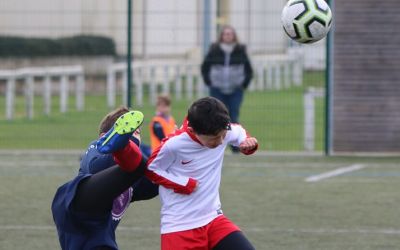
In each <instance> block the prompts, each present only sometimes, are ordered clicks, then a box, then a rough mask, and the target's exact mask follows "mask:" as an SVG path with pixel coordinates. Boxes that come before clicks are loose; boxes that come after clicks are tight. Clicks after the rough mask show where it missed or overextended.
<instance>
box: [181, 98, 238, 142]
mask: <svg viewBox="0 0 400 250" xmlns="http://www.w3.org/2000/svg"><path fill="white" fill-rule="evenodd" d="M187 120H188V129H189V131H190V132H192V133H194V134H195V135H196V137H197V138H198V139H199V141H200V142H201V143H202V144H203V145H204V146H206V147H209V148H215V147H218V146H219V145H220V144H222V141H223V139H224V138H225V135H226V132H227V130H229V129H230V118H229V113H228V110H227V109H226V107H225V105H224V104H223V103H222V102H221V101H219V100H217V99H215V98H213V97H204V98H201V99H199V100H197V101H195V102H194V103H193V104H192V105H191V106H190V108H189V110H188V115H187Z"/></svg>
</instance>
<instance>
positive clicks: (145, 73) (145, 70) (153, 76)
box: [107, 60, 205, 107]
mask: <svg viewBox="0 0 400 250" xmlns="http://www.w3.org/2000/svg"><path fill="white" fill-rule="evenodd" d="M132 74H133V85H134V93H135V96H134V99H135V103H136V105H142V104H143V95H144V91H143V90H144V88H143V87H144V85H148V88H149V101H150V103H151V104H155V101H156V98H157V94H158V87H159V86H161V92H162V93H164V94H170V92H171V83H173V84H174V90H175V91H174V92H175V98H176V99H181V98H183V96H182V93H185V94H186V98H188V99H192V98H193V95H194V93H193V92H194V87H196V94H197V96H199V97H200V96H203V95H204V90H205V88H204V84H203V82H202V79H201V77H200V65H199V63H193V62H188V61H182V60H164V61H163V60H160V61H157V62H155V61H151V62H150V61H139V62H133V63H132ZM118 78H121V79H122V81H121V82H122V83H126V82H127V68H126V64H125V63H117V64H113V65H111V66H110V67H109V68H108V70H107V103H108V106H109V107H114V106H115V102H116V100H115V97H116V92H117V90H116V89H117V88H116V85H117V79H118ZM195 81H196V82H197V84H195ZM183 84H184V85H185V91H183ZM121 89H122V93H126V92H127V84H121ZM122 96H123V100H122V102H123V104H124V105H126V104H127V100H126V97H127V95H126V94H124V95H122Z"/></svg>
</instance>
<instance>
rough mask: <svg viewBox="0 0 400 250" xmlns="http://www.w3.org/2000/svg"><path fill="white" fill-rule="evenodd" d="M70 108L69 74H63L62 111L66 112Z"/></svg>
mask: <svg viewBox="0 0 400 250" xmlns="http://www.w3.org/2000/svg"><path fill="white" fill-rule="evenodd" d="M67 110H68V76H67V75H65V74H64V75H62V76H61V82H60V112H61V113H65V112H67Z"/></svg>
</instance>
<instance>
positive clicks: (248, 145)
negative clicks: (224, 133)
mask: <svg viewBox="0 0 400 250" xmlns="http://www.w3.org/2000/svg"><path fill="white" fill-rule="evenodd" d="M257 148H258V142H257V139H256V138H255V137H248V138H246V139H245V140H244V141H243V142H242V143H241V144H240V145H239V149H240V152H242V153H243V154H252V153H254V151H256V149H257Z"/></svg>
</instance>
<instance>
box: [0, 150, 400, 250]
mask: <svg viewBox="0 0 400 250" xmlns="http://www.w3.org/2000/svg"><path fill="white" fill-rule="evenodd" d="M0 158H1V161H0V200H1V202H0V214H1V216H0V249H13V250H22V249H28V248H29V249H59V245H58V242H57V235H56V231H55V227H54V224H53V221H52V217H51V212H50V204H51V200H52V197H53V195H54V193H55V190H56V188H57V187H58V186H59V185H60V184H62V183H63V182H65V181H66V180H68V179H70V178H71V177H73V176H75V174H76V173H77V171H78V166H79V165H78V158H79V153H78V152H77V151H72V152H71V151H65V152H63V151H48V152H46V151H41V152H40V153H38V152H35V151H14V152H11V151H0ZM399 162H400V158H359V157H354V158H344V157H318V156H315V157H304V156H289V155H288V156H269V155H262V154H260V155H255V156H249V157H246V156H236V155H234V156H232V155H227V156H226V159H225V162H224V169H223V174H222V184H221V200H222V205H223V206H222V207H223V210H224V213H225V214H226V215H227V216H228V217H229V218H230V219H232V220H233V221H234V222H235V223H236V224H238V225H239V226H240V227H241V228H242V230H243V231H244V232H245V234H246V235H247V237H248V238H249V239H250V240H251V242H252V243H253V244H254V245H255V247H256V248H257V249H260V250H263V249H274V250H288V249H296V250H297V249H307V250H313V249H315V250H319V249H324V250H347V249H348V250H355V249H359V250H372V249H398V246H399V245H400V226H399V225H400V216H399V208H398V204H399V203H400V196H399V193H398V190H399V189H400V181H399V180H400V170H399V164H398V163H399ZM356 163H361V164H365V168H364V169H361V170H358V171H355V172H351V173H347V174H345V175H342V176H336V177H332V178H329V179H326V180H322V181H320V182H316V183H307V182H305V178H306V177H308V176H311V175H315V174H320V173H324V172H327V171H330V170H333V169H336V168H340V167H345V166H349V165H352V164H356ZM159 209H160V206H159V200H158V198H155V199H153V200H151V201H144V202H138V203H133V204H132V205H131V207H130V208H129V209H128V212H127V214H126V215H125V217H124V219H123V221H122V223H121V224H120V228H119V230H118V231H117V239H118V243H119V246H120V248H121V249H140V250H154V249H159V239H160V236H159Z"/></svg>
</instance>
